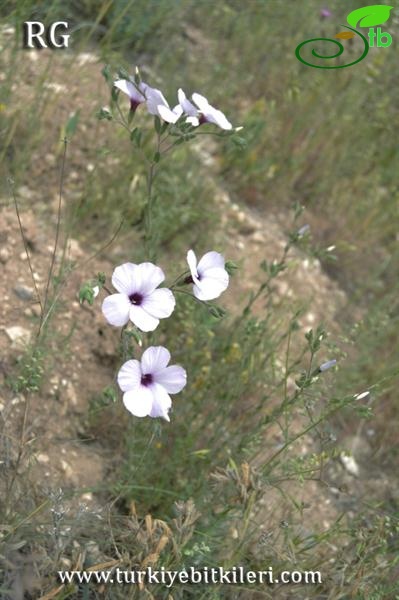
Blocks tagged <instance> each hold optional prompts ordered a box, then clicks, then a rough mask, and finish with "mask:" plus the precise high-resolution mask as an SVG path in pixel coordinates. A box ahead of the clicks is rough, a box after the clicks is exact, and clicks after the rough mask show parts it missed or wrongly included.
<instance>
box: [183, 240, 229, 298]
mask: <svg viewBox="0 0 399 600" xmlns="http://www.w3.org/2000/svg"><path fill="white" fill-rule="evenodd" d="M187 262H188V266H189V267H190V272H191V277H190V278H189V280H190V281H189V282H190V283H193V284H194V286H193V292H194V296H195V297H196V298H198V300H213V299H214V298H218V297H219V296H220V294H222V292H224V291H225V289H227V287H228V285H229V274H228V273H227V271H226V269H225V268H224V264H225V261H224V258H223V256H222V255H221V254H219V253H218V252H207V253H206V254H204V256H203V257H202V258H201V260H200V261H199V263H198V264H197V258H196V256H195V254H194V252H193V250H189V251H188V253H187ZM187 281H188V280H187Z"/></svg>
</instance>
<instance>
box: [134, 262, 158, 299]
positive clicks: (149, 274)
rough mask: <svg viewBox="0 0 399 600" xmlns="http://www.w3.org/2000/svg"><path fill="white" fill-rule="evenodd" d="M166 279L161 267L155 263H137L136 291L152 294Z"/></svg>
mask: <svg viewBox="0 0 399 600" xmlns="http://www.w3.org/2000/svg"><path fill="white" fill-rule="evenodd" d="M164 279H165V274H164V272H163V271H162V269H161V268H160V267H157V266H156V265H154V264H153V263H150V262H145V263H141V264H139V265H137V268H136V271H135V284H136V286H137V287H136V288H135V290H134V291H135V292H140V293H141V294H144V295H147V294H151V292H153V291H154V290H155V288H157V287H158V286H159V284H160V283H162V282H163V280H164Z"/></svg>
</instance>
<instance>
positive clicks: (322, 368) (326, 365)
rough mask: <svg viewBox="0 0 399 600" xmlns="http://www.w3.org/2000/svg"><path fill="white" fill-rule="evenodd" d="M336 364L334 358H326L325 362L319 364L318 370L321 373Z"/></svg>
mask: <svg viewBox="0 0 399 600" xmlns="http://www.w3.org/2000/svg"><path fill="white" fill-rule="evenodd" d="M336 364H337V361H336V360H335V358H333V360H328V361H327V362H325V363H323V364H322V365H320V367H319V371H320V372H321V373H323V371H328V369H331V368H332V367H335V365H336Z"/></svg>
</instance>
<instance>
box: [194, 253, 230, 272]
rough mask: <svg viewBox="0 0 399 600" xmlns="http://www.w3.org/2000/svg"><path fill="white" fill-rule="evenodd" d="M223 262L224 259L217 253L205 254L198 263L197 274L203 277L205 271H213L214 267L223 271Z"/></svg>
mask: <svg viewBox="0 0 399 600" xmlns="http://www.w3.org/2000/svg"><path fill="white" fill-rule="evenodd" d="M224 262H225V261H224V257H223V256H222V255H221V254H219V252H207V253H206V254H204V256H203V257H202V258H201V260H200V261H199V263H198V267H197V270H198V273H199V274H200V275H203V274H205V271H206V270H207V269H213V268H214V267H221V268H222V269H224Z"/></svg>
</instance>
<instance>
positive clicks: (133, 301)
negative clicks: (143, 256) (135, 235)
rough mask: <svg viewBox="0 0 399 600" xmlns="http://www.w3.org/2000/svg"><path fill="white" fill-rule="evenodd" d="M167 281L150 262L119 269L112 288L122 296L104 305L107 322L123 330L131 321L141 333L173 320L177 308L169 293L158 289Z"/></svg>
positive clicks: (117, 295) (128, 264) (114, 296)
mask: <svg viewBox="0 0 399 600" xmlns="http://www.w3.org/2000/svg"><path fill="white" fill-rule="evenodd" d="M164 279H165V275H164V272H163V271H162V269H160V268H159V267H156V266H155V265H154V264H152V263H150V262H145V263H141V264H140V265H135V264H133V263H125V264H123V265H121V266H120V267H116V269H115V270H114V272H113V275H112V285H113V286H114V288H115V289H117V290H118V292H119V293H118V294H112V295H111V296H107V298H105V300H104V302H103V304H102V311H103V315H104V317H105V318H106V319H107V321H108V323H110V324H111V325H114V326H115V327H122V326H123V325H126V323H127V322H128V321H129V319H130V320H131V321H132V322H133V323H134V324H135V325H136V327H138V328H139V329H141V331H153V330H154V329H155V328H156V327H157V326H158V324H159V319H165V318H166V317H170V315H171V314H172V312H173V309H174V307H175V298H174V296H173V294H172V292H171V291H170V290H168V289H167V288H161V289H156V288H157V287H158V286H159V284H160V283H162V281H164Z"/></svg>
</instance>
